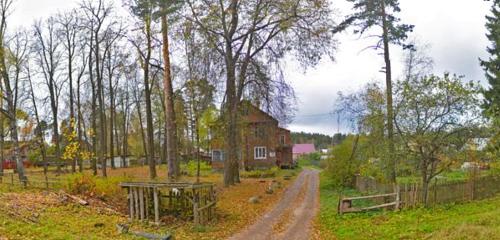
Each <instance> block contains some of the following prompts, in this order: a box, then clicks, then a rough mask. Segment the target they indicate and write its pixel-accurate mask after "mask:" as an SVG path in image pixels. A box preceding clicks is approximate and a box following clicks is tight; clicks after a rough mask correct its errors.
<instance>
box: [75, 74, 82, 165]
mask: <svg viewBox="0 0 500 240" xmlns="http://www.w3.org/2000/svg"><path fill="white" fill-rule="evenodd" d="M76 84H77V85H78V86H77V93H76V94H77V97H76V105H77V115H78V117H77V118H78V120H77V131H78V146H80V151H82V150H83V146H82V145H83V141H82V139H83V138H82V121H83V117H82V109H81V101H80V100H81V99H80V78H78V79H77V83H76ZM78 155H79V156H78V171H79V172H83V159H81V158H80V153H78Z"/></svg>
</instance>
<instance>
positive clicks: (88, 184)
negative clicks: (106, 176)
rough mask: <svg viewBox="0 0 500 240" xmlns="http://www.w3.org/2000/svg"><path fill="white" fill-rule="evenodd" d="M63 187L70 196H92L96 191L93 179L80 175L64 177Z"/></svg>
mask: <svg viewBox="0 0 500 240" xmlns="http://www.w3.org/2000/svg"><path fill="white" fill-rule="evenodd" d="M64 187H65V189H66V191H68V192H69V193H72V194H82V195H93V194H94V193H95V190H96V182H95V177H94V176H91V175H88V174H82V173H76V174H71V175H68V176H67V177H66V179H65V186H64Z"/></svg>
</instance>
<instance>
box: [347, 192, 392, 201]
mask: <svg viewBox="0 0 500 240" xmlns="http://www.w3.org/2000/svg"><path fill="white" fill-rule="evenodd" d="M396 195H397V193H388V194H379V195H371V196H360V197H348V198H343V200H359V199H370V198H379V197H391V196H396Z"/></svg>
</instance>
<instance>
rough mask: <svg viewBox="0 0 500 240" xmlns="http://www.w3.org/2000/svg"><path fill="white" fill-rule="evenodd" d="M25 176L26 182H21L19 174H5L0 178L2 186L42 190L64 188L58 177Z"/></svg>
mask: <svg viewBox="0 0 500 240" xmlns="http://www.w3.org/2000/svg"><path fill="white" fill-rule="evenodd" d="M25 176H26V180H20V179H19V176H18V175H17V173H4V174H3V176H0V184H4V185H8V186H22V187H30V188H40V189H61V188H62V187H63V183H62V181H61V179H60V178H57V177H47V176H44V175H43V174H33V175H25Z"/></svg>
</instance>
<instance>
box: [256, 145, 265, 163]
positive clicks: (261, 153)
mask: <svg viewBox="0 0 500 240" xmlns="http://www.w3.org/2000/svg"><path fill="white" fill-rule="evenodd" d="M253 158H254V159H259V160H262V159H267V148H266V147H264V146H258V147H254V148H253Z"/></svg>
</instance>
